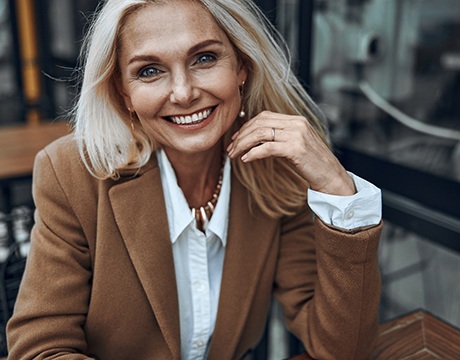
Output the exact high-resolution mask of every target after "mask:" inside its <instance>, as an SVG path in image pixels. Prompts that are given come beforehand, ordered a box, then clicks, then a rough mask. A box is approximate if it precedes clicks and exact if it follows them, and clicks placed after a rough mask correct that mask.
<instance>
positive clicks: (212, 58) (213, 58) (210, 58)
mask: <svg viewBox="0 0 460 360" xmlns="http://www.w3.org/2000/svg"><path fill="white" fill-rule="evenodd" d="M203 58H207V59H206V60H205V61H201V60H202V59H203ZM216 60H217V57H216V55H214V54H210V53H206V54H200V55H199V56H198V58H197V61H196V64H203V63H205V64H206V63H210V62H214V61H216Z"/></svg>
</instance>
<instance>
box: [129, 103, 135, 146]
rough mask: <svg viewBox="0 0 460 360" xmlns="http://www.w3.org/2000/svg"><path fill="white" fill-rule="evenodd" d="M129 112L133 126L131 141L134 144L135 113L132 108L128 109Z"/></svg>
mask: <svg viewBox="0 0 460 360" xmlns="http://www.w3.org/2000/svg"><path fill="white" fill-rule="evenodd" d="M128 112H129V120H130V125H131V138H130V139H129V141H130V142H134V117H133V111H131V109H130V108H128Z"/></svg>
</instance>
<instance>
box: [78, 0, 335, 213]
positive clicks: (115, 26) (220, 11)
mask: <svg viewBox="0 0 460 360" xmlns="http://www.w3.org/2000/svg"><path fill="white" fill-rule="evenodd" d="M162 1H164V0H107V1H105V2H104V3H103V4H102V5H101V7H100V8H99V9H98V11H96V13H95V17H94V20H93V21H92V23H91V25H90V27H89V29H88V32H87V34H86V37H85V40H84V43H83V47H82V52H81V60H82V61H83V66H82V69H83V71H82V83H81V91H80V95H79V97H78V101H77V103H76V105H75V107H74V109H73V115H74V116H73V123H74V130H75V135H76V139H77V142H78V146H79V151H80V155H81V157H82V159H83V161H84V163H85V165H86V167H87V168H88V170H89V171H90V172H91V174H92V175H93V176H95V177H97V178H100V179H107V178H113V179H117V178H118V177H119V172H120V171H121V170H125V169H137V168H140V167H142V166H143V165H145V164H146V163H147V161H148V160H149V158H150V156H151V154H152V152H153V151H154V150H155V149H156V144H154V143H153V141H152V140H151V139H150V138H149V137H148V135H147V134H146V133H145V132H144V131H143V129H142V127H141V126H140V124H139V122H134V123H135V127H134V129H132V128H131V120H130V114H129V112H128V110H127V109H126V107H125V105H124V101H123V99H122V96H121V94H120V92H119V91H117V89H118V88H119V85H118V83H119V78H120V69H119V65H118V54H119V51H120V34H121V32H122V31H123V28H124V25H125V23H126V19H127V18H128V16H129V15H130V14H132V13H133V12H135V11H137V10H139V9H140V8H141V7H144V6H147V5H149V4H152V3H158V2H162ZM169 1H174V0H169ZM193 1H196V2H197V3H200V4H201V5H202V6H204V7H205V8H207V9H208V11H209V12H210V13H211V14H212V15H213V17H214V19H215V20H216V22H217V23H218V24H219V26H220V27H221V28H222V29H223V31H224V32H225V33H226V34H227V36H228V38H229V39H230V42H231V43H232V45H233V46H234V48H235V51H236V53H237V55H238V57H239V59H240V60H241V61H242V62H243V64H244V66H246V67H247V69H248V78H247V80H246V83H245V85H244V98H243V99H242V102H243V104H244V109H245V112H246V114H247V115H246V117H245V119H243V120H242V119H237V120H235V122H234V124H233V126H232V128H231V129H230V130H229V131H228V133H227V134H226V135H225V137H224V141H225V144H226V145H227V144H228V143H229V142H230V136H231V134H233V133H234V132H235V131H237V130H238V128H239V127H241V125H242V124H243V123H244V121H247V120H248V119H250V118H251V117H253V116H255V115H256V114H258V113H260V112H261V111H263V110H269V111H273V112H279V113H284V114H290V115H302V116H305V117H306V118H307V119H308V120H309V121H310V123H311V124H312V125H313V127H314V128H315V129H316V131H317V132H318V133H319V135H320V136H321V137H322V139H323V140H324V141H325V142H327V140H326V135H325V122H324V120H323V117H322V115H321V112H320V111H319V109H318V108H317V106H316V105H315V103H314V102H313V101H312V100H311V98H310V97H309V95H308V94H307V92H306V91H305V89H304V88H303V87H302V85H301V84H300V82H299V81H298V79H297V78H296V76H295V75H294V74H293V72H292V69H291V63H290V57H289V51H288V49H287V46H286V45H285V43H284V42H283V40H282V38H281V36H280V35H279V34H278V32H277V31H276V29H275V28H274V27H273V26H272V25H271V24H270V22H269V21H268V20H267V19H266V17H265V16H264V15H263V13H262V12H261V11H260V10H259V8H258V7H257V6H256V5H255V4H254V3H253V2H252V0H193ZM232 169H233V172H234V173H235V175H236V176H237V178H238V179H239V180H240V181H241V183H242V184H243V185H244V186H245V187H246V188H247V189H248V190H249V193H250V199H249V201H250V204H251V206H254V205H256V206H258V207H259V208H260V209H261V210H262V211H263V212H264V213H266V214H267V215H268V216H270V217H274V218H277V217H280V216H283V215H290V214H292V213H293V212H294V211H295V210H296V209H297V208H299V207H300V206H302V205H304V204H305V201H306V190H307V187H308V184H307V183H306V182H305V181H304V180H303V179H302V178H301V177H300V176H299V175H298V174H297V173H296V172H295V170H293V168H292V166H291V165H290V164H289V163H288V161H287V160H285V159H280V158H268V159H264V160H259V161H254V162H252V163H246V164H244V163H242V162H241V161H240V160H234V161H233V163H232Z"/></svg>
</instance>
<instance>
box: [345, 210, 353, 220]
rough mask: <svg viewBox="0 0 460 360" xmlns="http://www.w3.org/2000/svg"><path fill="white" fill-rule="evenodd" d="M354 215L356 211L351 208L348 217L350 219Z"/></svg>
mask: <svg viewBox="0 0 460 360" xmlns="http://www.w3.org/2000/svg"><path fill="white" fill-rule="evenodd" d="M353 216H355V212H354V211H353V210H350V211H349V212H348V213H347V219H348V220H350V219H351V218H352V217H353Z"/></svg>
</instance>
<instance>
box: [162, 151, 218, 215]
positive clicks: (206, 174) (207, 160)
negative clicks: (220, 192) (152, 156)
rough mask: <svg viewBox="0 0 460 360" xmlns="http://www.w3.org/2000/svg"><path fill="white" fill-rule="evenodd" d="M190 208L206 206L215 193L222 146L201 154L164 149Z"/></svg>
mask: <svg viewBox="0 0 460 360" xmlns="http://www.w3.org/2000/svg"><path fill="white" fill-rule="evenodd" d="M164 150H165V152H166V154H167V155H168V159H169V161H170V163H171V165H172V167H173V169H174V172H175V174H176V178H177V183H178V185H179V187H180V188H181V189H182V192H183V193H184V196H185V199H186V200H187V203H188V204H189V206H190V207H200V206H202V205H204V204H205V203H206V202H207V201H208V200H209V199H210V198H211V197H212V194H213V193H214V191H215V189H216V185H217V182H218V179H219V174H220V170H221V168H222V151H223V148H222V144H220V143H219V144H216V145H215V146H214V147H213V148H212V149H210V150H207V151H205V152H201V153H195V154H186V153H183V152H176V151H172V150H171V149H166V148H165V149H164Z"/></svg>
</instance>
